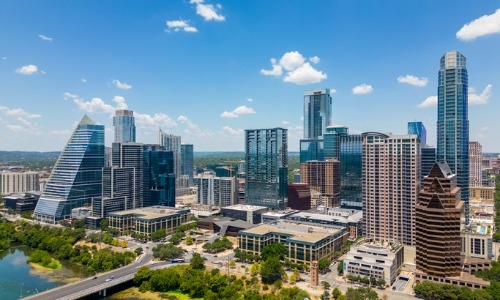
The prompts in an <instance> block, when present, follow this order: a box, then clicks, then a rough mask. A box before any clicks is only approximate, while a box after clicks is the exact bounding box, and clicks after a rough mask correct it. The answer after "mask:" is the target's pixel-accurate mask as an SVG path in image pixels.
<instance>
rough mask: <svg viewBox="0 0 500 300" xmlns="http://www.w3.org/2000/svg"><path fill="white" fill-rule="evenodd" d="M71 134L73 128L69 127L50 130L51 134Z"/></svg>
mask: <svg viewBox="0 0 500 300" xmlns="http://www.w3.org/2000/svg"><path fill="white" fill-rule="evenodd" d="M70 134H71V130H68V129H63V130H52V131H49V135H51V136H69V135H70Z"/></svg>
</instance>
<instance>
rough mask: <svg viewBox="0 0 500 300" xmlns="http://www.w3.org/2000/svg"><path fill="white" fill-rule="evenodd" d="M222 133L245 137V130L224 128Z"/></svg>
mask: <svg viewBox="0 0 500 300" xmlns="http://www.w3.org/2000/svg"><path fill="white" fill-rule="evenodd" d="M222 131H223V132H224V133H226V134H229V135H234V136H243V129H237V128H231V127H229V126H224V127H222Z"/></svg>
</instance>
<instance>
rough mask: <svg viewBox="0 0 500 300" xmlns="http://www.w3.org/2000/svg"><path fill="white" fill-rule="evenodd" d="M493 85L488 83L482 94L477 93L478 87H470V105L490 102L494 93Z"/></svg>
mask: <svg viewBox="0 0 500 300" xmlns="http://www.w3.org/2000/svg"><path fill="white" fill-rule="evenodd" d="M492 88H493V86H492V85H491V84H488V85H487V86H486V87H485V88H484V90H483V91H482V92H481V94H479V95H478V94H476V89H475V88H474V87H469V94H468V97H469V98H468V100H469V105H481V104H486V103H488V102H489V100H490V97H491V95H492V94H493V93H492V91H491V89H492Z"/></svg>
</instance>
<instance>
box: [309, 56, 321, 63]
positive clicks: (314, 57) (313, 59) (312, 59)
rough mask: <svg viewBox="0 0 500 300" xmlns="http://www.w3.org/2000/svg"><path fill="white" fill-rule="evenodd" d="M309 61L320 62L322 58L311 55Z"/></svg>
mask: <svg viewBox="0 0 500 300" xmlns="http://www.w3.org/2000/svg"><path fill="white" fill-rule="evenodd" d="M309 61H310V62H312V63H313V64H317V63H319V61H320V59H319V57H317V56H313V57H309Z"/></svg>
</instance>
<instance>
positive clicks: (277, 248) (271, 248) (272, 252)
mask: <svg viewBox="0 0 500 300" xmlns="http://www.w3.org/2000/svg"><path fill="white" fill-rule="evenodd" d="M285 254H286V247H285V245H283V244H281V243H274V244H269V245H267V246H265V247H264V249H262V252H261V253H260V256H261V258H262V260H267V258H269V257H271V256H275V257H278V259H279V260H284V259H285Z"/></svg>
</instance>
